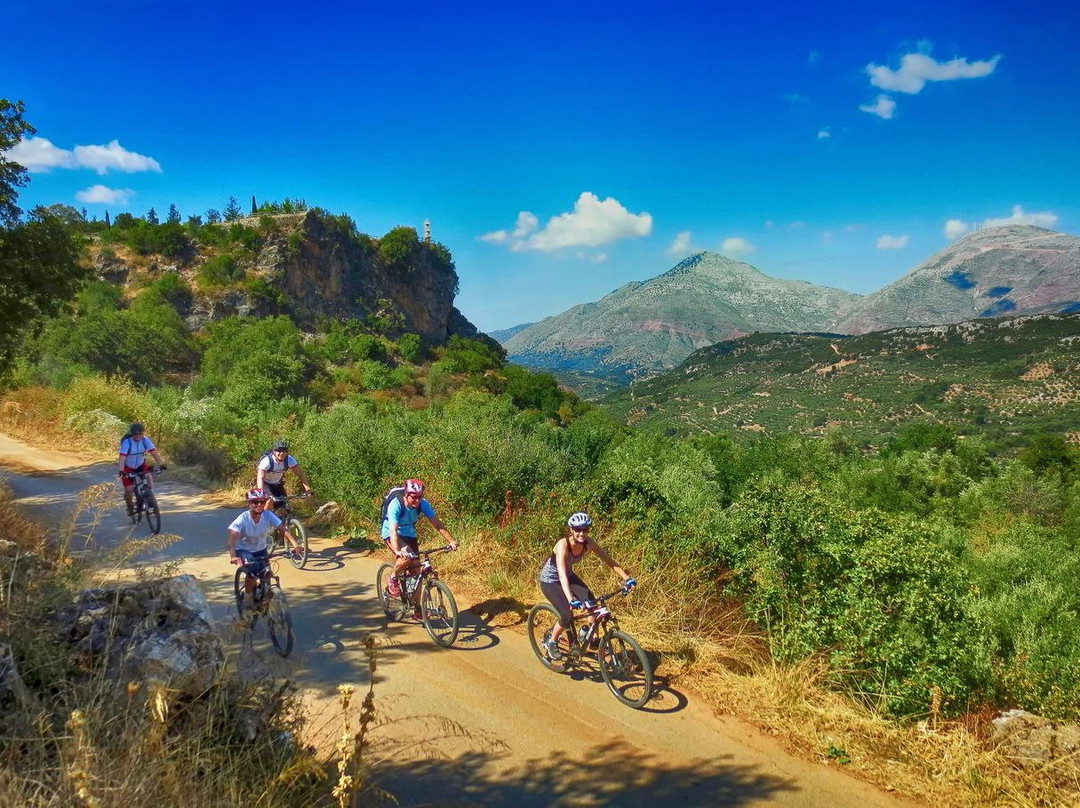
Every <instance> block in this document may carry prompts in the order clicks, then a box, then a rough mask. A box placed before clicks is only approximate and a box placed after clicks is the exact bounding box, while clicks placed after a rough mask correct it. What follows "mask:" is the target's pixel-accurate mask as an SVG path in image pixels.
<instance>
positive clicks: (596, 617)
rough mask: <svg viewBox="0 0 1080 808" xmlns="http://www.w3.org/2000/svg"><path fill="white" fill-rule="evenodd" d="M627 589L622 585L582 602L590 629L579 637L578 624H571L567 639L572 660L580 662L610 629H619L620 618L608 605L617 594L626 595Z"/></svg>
mask: <svg viewBox="0 0 1080 808" xmlns="http://www.w3.org/2000/svg"><path fill="white" fill-rule="evenodd" d="M625 594H626V591H625V590H624V589H622V587H620V588H619V589H616V590H615V591H614V592H609V593H608V594H606V595H600V596H599V597H598V598H597V599H596V600H587V601H585V602H584V603H583V604H582V608H581V610H580V612H581V613H582V614H583V615H587V619H588V620H589V630H588V631H587V632H586V633H585V637H584V638H583V639H579V638H578V631H577V625H571V627H570V630H569V631H568V632H567V640H568V641H569V643H570V662H571V663H573V664H579V663H580V662H581V658H582V657H583V656H584V655H585V654H586V653H590V652H591V651H592V649H593V647H594V646H597V647H598V645H599V642H600V640H602V639H603V637H604V635H605V634H607V633H608V632H609V631H618V630H619V620H618V618H617V617H615V613H614V612H613V611H611V609H609V608H608V606H607V601H609V600H610V599H611V598H613V597H615V596H616V595H625Z"/></svg>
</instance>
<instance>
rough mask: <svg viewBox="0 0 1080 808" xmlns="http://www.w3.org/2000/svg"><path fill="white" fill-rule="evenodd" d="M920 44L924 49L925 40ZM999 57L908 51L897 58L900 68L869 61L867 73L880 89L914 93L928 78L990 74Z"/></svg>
mask: <svg viewBox="0 0 1080 808" xmlns="http://www.w3.org/2000/svg"><path fill="white" fill-rule="evenodd" d="M922 47H923V48H924V49H926V48H927V47H928V44H927V43H922ZM1000 60H1001V54H998V55H997V56H995V57H993V58H992V59H986V60H984V61H978V62H969V61H968V60H967V59H962V58H956V59H950V60H949V61H948V62H939V61H937V60H936V59H934V58H933V57H932V56H928V55H927V54H926V53H908V54H906V55H904V56H903V57H902V58H901V59H900V69H899V70H891V69H889V68H888V67H885V66H884V65H876V64H873V63H871V64H868V65H867V66H866V75H868V76H869V77H870V83H871V84H873V85H874V86H875V87H880V88H881V89H882V90H891V91H895V92H898V93H908V94H912V95H913V94H915V93H918V92H920V91H921V90H922V88H923V87H925V86H926V82H928V81H955V80H957V79H977V78H982V77H983V76H989V75H990V74H991V73H993V72H994V68H996V67H997V63H998V62H999V61H1000ZM879 98H880V96H879ZM882 117H887V116H882Z"/></svg>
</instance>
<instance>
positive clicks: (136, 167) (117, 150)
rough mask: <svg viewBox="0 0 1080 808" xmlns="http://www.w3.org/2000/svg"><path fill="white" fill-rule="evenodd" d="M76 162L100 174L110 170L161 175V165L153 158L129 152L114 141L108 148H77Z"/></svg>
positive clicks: (118, 142) (75, 151) (74, 150)
mask: <svg viewBox="0 0 1080 808" xmlns="http://www.w3.org/2000/svg"><path fill="white" fill-rule="evenodd" d="M73 152H74V154H75V160H76V162H77V163H78V164H79V165H80V166H82V167H84V168H92V169H94V171H96V172H97V173H98V174H107V173H108V172H109V171H110V170H113V171H122V172H124V173H125V174H135V173H137V172H139V171H153V172H155V173H158V174H160V173H161V165H160V164H159V163H158V161H157V160H155V159H154V158H153V157H147V156H146V155H144V154H137V153H136V152H132V151H128V150H127V149H125V148H124V147H123V146H121V145H120V141H118V140H114V141H112V142H111V143H109V144H108V145H107V146H76V147H75V148H74V149H73Z"/></svg>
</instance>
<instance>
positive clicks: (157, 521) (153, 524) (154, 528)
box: [143, 494, 161, 536]
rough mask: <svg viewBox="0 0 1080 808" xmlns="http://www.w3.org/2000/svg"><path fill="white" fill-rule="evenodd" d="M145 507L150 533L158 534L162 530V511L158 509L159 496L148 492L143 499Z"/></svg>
mask: <svg viewBox="0 0 1080 808" xmlns="http://www.w3.org/2000/svg"><path fill="white" fill-rule="evenodd" d="M143 509H144V510H145V511H146V526H147V527H149V528H150V533H151V534H152V535H154V536H156V535H157V534H158V533H160V532H161V511H160V510H159V509H158V504H157V497H156V496H154V495H153V494H147V495H146V498H145V499H144V500H143Z"/></svg>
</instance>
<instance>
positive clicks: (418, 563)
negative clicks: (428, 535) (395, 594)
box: [399, 544, 450, 608]
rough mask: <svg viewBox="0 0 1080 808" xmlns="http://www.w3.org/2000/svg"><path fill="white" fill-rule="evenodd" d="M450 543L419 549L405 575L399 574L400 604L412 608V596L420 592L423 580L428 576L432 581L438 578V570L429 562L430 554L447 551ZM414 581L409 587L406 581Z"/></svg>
mask: <svg viewBox="0 0 1080 808" xmlns="http://www.w3.org/2000/svg"><path fill="white" fill-rule="evenodd" d="M449 552H450V545H449V544H447V545H444V546H442V547H433V548H431V549H430V550H421V551H420V556H421V558H418V559H416V560H414V561H413V562H412V563H411V564H410V565H409V568H408V570H407V571H406V573H405V575H403V576H399V577H400V578H401V581H400V584H401V594H400V596H399V597H400V599H401V605H402V606H405V607H408V608H412V600H411V598H412V596H413V594H414V593H415V592H422V591H423V588H424V582H425V581H426V580H428V579H429V578H430V579H431V580H433V581H437V580H439V572H438V570H436V569H435V566H434V565H433V564H432V563H431V556H432V555H434V554H435V553H449ZM407 581H408V582H412V581H415V582H416V585H415V586H412V587H410V585H409V584H407V583H406V582H407Z"/></svg>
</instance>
